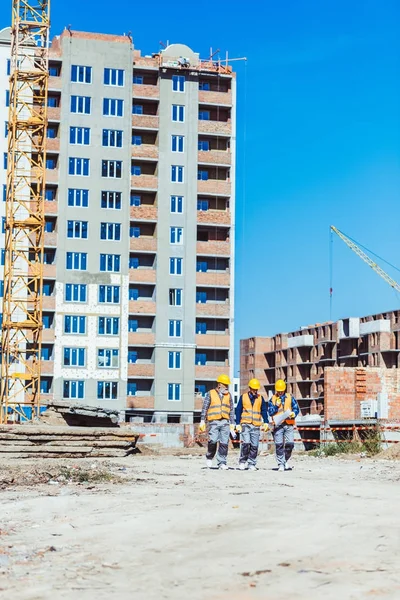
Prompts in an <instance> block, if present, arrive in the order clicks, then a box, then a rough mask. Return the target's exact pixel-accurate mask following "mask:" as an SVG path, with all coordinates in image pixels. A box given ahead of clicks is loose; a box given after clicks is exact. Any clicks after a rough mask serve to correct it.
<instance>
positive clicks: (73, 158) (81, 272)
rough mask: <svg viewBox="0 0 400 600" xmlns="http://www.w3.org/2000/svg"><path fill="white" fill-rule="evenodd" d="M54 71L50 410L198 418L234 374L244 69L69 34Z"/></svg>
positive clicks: (47, 305)
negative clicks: (53, 402) (238, 110)
mask: <svg viewBox="0 0 400 600" xmlns="http://www.w3.org/2000/svg"><path fill="white" fill-rule="evenodd" d="M7 51H8V52H9V47H8V48H7ZM5 68H6V65H5V64H4V69H5ZM106 69H107V70H112V71H108V72H107V73H108V74H107V75H106V73H105V70H106ZM0 71H1V68H0ZM49 71H50V76H49V103H48V130H49V131H48V140H47V169H46V201H45V214H46V234H45V260H44V262H45V265H44V284H45V289H44V298H43V307H44V331H43V353H42V359H43V360H42V398H43V401H44V402H45V401H46V399H52V398H53V397H55V398H64V399H68V398H71V399H74V400H78V401H79V400H82V401H83V402H85V403H87V404H96V405H101V406H104V407H110V408H111V407H114V408H118V409H119V410H121V411H124V410H126V416H127V418H139V419H144V420H145V421H148V420H159V421H161V422H164V421H165V420H168V419H169V420H172V421H173V422H176V421H179V420H181V421H182V422H191V421H192V420H193V418H194V416H195V413H196V412H198V411H199V409H200V406H201V402H202V398H203V397H204V395H205V394H206V392H207V391H208V390H209V389H210V388H211V387H213V385H214V382H215V379H216V377H217V376H218V375H219V374H220V373H221V372H226V373H229V374H230V375H231V377H232V376H233V339H234V335H233V334H234V331H233V327H234V319H233V296H234V290H233V259H234V205H235V195H234V186H235V144H236V136H235V122H236V121H235V102H236V101H235V94H236V92H235V90H236V88H235V76H234V73H232V70H231V69H230V67H229V66H228V65H221V64H218V63H210V62H204V61H202V60H200V58H199V55H198V54H196V53H195V52H193V51H192V50H191V49H190V48H188V47H187V46H183V45H181V44H173V45H170V46H168V47H167V48H166V49H165V50H163V51H162V52H160V53H156V54H153V55H152V56H141V53H140V51H139V50H137V49H135V48H134V47H133V44H132V40H131V39H130V37H128V36H113V35H106V34H95V33H84V32H77V31H67V30H65V31H64V32H63V33H62V35H61V36H57V37H55V38H54V39H53V41H52V44H51V48H50V59H49ZM73 73H74V76H73ZM77 73H78V74H77ZM121 73H122V75H121ZM1 77H2V75H1ZM73 79H77V81H73ZM0 83H1V86H2V87H3V81H2V80H1V81H0ZM6 84H7V85H6ZM4 85H5V87H8V82H4ZM4 96H5V92H4ZM120 101H122V103H121V102H120ZM106 103H107V106H106ZM121 106H122V111H121V110H120V109H121ZM1 107H2V104H1V103H0V111H1V110H3V109H2V108H1ZM107 112H115V113H117V114H113V115H110V114H106V113H107ZM4 120H6V117H5V119H4ZM71 128H75V129H74V130H73V131H72V130H71ZM104 130H107V131H110V130H112V131H113V132H118V136H119V138H118V139H119V142H118V143H116V144H115V145H114V146H111V145H110V144H109V143H108V145H105V140H108V139H109V138H108V137H107V136H108V135H111V134H108V133H107V134H105V132H104ZM113 135H114V134H113ZM115 135H117V134H115ZM74 136H75V137H74ZM173 136H175V137H173ZM110 139H111V138H110ZM113 139H114V138H113ZM105 161H107V162H105ZM174 179H175V180H174ZM180 180H182V181H180ZM110 194H113V195H112V196H110ZM117 197H118V204H117V201H116V198H117ZM111 198H112V200H113V201H112V202H111V201H110V199H111ZM83 199H84V200H83ZM173 199H174V200H173ZM117 230H118V234H117ZM112 237H114V238H117V239H110V238H112ZM103 255H104V256H105V257H106V259H104V260H103V259H102V258H101V256H103ZM115 257H117V258H115ZM102 261H103V262H102ZM115 290H117V291H115ZM114 291H115V294H116V296H114V295H113V294H114ZM110 294H111V296H110ZM105 297H106V298H108V300H107V301H104V298H105ZM110 298H112V299H111V300H110Z"/></svg>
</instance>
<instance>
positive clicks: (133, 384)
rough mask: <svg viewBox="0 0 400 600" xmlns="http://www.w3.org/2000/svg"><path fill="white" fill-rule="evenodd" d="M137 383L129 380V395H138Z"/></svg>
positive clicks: (127, 391)
mask: <svg viewBox="0 0 400 600" xmlns="http://www.w3.org/2000/svg"><path fill="white" fill-rule="evenodd" d="M136 392H137V383H136V382H135V381H128V385H127V390H126V393H127V395H128V396H136Z"/></svg>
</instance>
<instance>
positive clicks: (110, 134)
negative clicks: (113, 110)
mask: <svg viewBox="0 0 400 600" xmlns="http://www.w3.org/2000/svg"><path fill="white" fill-rule="evenodd" d="M102 139H103V146H108V147H110V148H122V140H123V131H122V130H120V129H103V136H102Z"/></svg>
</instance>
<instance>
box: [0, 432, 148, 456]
mask: <svg viewBox="0 0 400 600" xmlns="http://www.w3.org/2000/svg"><path fill="white" fill-rule="evenodd" d="M138 437H139V436H138V434H135V433H133V432H132V431H131V430H130V429H110V428H106V427H104V428H96V429H92V428H90V429H89V428H86V427H66V426H63V427H61V426H57V427H52V426H42V427H40V426H39V427H38V426H35V425H2V426H0V456H3V457H5V456H7V458H32V457H33V456H40V457H43V458H58V457H60V458H62V457H65V458H73V457H76V458H86V457H88V458H94V457H123V456H129V455H130V454H132V453H133V452H134V450H135V447H136V442H137V439H138Z"/></svg>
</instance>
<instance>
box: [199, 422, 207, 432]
mask: <svg viewBox="0 0 400 600" xmlns="http://www.w3.org/2000/svg"><path fill="white" fill-rule="evenodd" d="M205 430H206V424H205V423H204V421H201V422H200V425H199V431H200V433H204V432H205Z"/></svg>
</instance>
